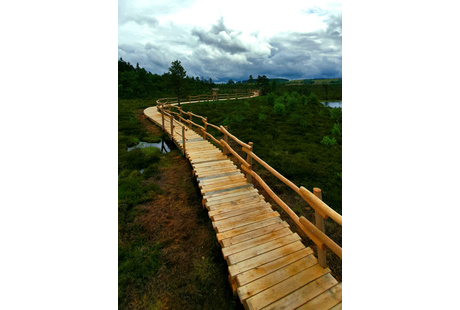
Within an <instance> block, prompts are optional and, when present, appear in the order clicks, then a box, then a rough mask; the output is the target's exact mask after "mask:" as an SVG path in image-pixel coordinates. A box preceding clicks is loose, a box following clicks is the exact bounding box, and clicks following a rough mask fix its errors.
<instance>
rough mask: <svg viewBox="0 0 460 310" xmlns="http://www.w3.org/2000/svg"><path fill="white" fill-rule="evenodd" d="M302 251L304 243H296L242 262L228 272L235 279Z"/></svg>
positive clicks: (229, 268) (231, 267)
mask: <svg viewBox="0 0 460 310" xmlns="http://www.w3.org/2000/svg"><path fill="white" fill-rule="evenodd" d="M302 249H305V246H304V245H303V244H302V242H300V241H296V242H294V243H290V244H288V245H285V246H283V247H280V248H277V249H275V250H273V251H270V252H267V253H264V254H262V255H258V256H256V257H253V258H250V259H247V260H244V261H241V262H239V263H237V264H234V265H231V266H228V271H229V273H230V275H231V276H232V277H235V276H236V275H238V274H240V273H242V272H245V271H248V270H250V269H253V268H256V267H258V266H261V265H263V264H266V263H269V262H271V261H274V260H277V259H279V258H281V257H284V256H286V255H289V254H291V253H294V252H297V251H300V250H302Z"/></svg>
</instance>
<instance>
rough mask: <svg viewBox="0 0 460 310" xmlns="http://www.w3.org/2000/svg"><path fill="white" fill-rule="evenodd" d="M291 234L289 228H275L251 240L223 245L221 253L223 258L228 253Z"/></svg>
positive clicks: (234, 252)
mask: <svg viewBox="0 0 460 310" xmlns="http://www.w3.org/2000/svg"><path fill="white" fill-rule="evenodd" d="M291 234H292V231H291V230H290V229H289V228H284V229H280V230H276V231H273V232H271V233H268V234H266V235H263V236H259V237H256V238H254V239H251V240H246V241H243V242H240V243H237V244H234V245H231V246H228V247H225V248H223V249H222V254H223V256H224V258H227V256H229V255H233V254H236V253H239V252H242V251H244V250H247V249H250V248H253V247H256V246H259V245H262V244H264V243H267V242H271V241H273V240H276V239H279V238H282V237H284V236H287V235H291Z"/></svg>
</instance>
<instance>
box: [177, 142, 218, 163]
mask: <svg viewBox="0 0 460 310" xmlns="http://www.w3.org/2000/svg"><path fill="white" fill-rule="evenodd" d="M186 146H187V145H186ZM216 155H221V156H224V155H222V152H221V151H219V150H213V149H207V150H203V151H200V152H198V151H196V152H193V151H192V152H187V157H188V158H189V159H192V160H196V159H199V158H210V157H213V156H216Z"/></svg>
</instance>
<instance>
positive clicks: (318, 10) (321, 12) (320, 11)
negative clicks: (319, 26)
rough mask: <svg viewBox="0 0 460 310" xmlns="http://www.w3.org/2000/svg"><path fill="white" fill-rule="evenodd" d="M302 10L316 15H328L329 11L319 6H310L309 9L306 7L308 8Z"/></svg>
mask: <svg viewBox="0 0 460 310" xmlns="http://www.w3.org/2000/svg"><path fill="white" fill-rule="evenodd" d="M301 12H302V13H305V14H307V15H311V14H315V15H318V16H324V15H327V13H328V11H327V10H323V9H321V8H319V7H317V6H315V7H312V8H309V9H306V10H302V11H301Z"/></svg>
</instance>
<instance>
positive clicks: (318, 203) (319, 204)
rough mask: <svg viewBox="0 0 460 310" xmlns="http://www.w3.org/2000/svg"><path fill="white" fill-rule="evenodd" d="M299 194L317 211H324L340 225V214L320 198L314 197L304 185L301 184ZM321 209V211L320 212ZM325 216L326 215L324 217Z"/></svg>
mask: <svg viewBox="0 0 460 310" xmlns="http://www.w3.org/2000/svg"><path fill="white" fill-rule="evenodd" d="M299 195H300V196H301V197H302V198H303V199H305V201H306V202H308V204H309V205H310V206H311V207H312V208H313V209H315V210H318V213H324V214H326V215H327V216H329V217H330V218H331V219H333V220H334V221H335V222H336V223H337V224H339V225H340V226H342V216H341V215H340V214H338V213H337V212H335V211H334V210H332V209H331V207H329V206H328V205H327V204H325V203H324V202H323V201H322V200H321V199H319V198H318V197H316V196H315V195H314V194H313V193H312V192H310V191H309V190H308V189H306V188H305V187H303V186H301V187H300V191H299ZM320 210H321V212H320ZM326 218H327V217H326Z"/></svg>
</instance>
